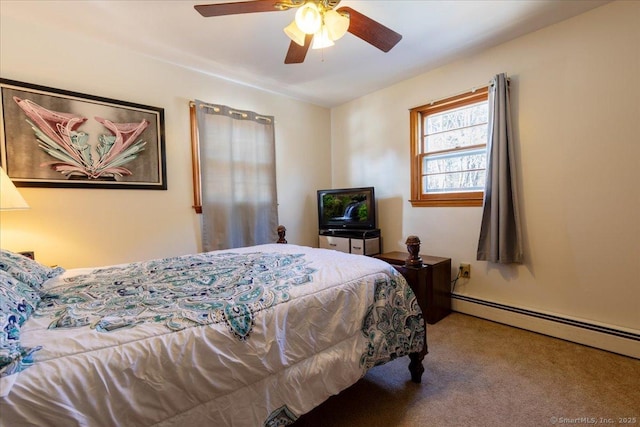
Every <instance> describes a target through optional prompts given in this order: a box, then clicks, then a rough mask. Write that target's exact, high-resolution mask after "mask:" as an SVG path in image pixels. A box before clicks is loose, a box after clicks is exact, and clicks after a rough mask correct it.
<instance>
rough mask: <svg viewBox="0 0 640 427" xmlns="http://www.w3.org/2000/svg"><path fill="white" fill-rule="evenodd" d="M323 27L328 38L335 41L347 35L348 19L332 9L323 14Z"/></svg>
mask: <svg viewBox="0 0 640 427" xmlns="http://www.w3.org/2000/svg"><path fill="white" fill-rule="evenodd" d="M324 25H325V27H326V28H327V30H328V32H329V38H330V39H331V40H333V41H336V40H338V39H339V38H341V37H342V36H344V35H345V34H346V33H347V30H348V29H349V18H347V17H346V16H344V15H342V14H340V13H338V12H336V11H335V10H333V9H331V10H327V11H326V12H325V13H324Z"/></svg>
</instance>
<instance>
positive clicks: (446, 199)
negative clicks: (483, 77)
mask: <svg viewBox="0 0 640 427" xmlns="http://www.w3.org/2000/svg"><path fill="white" fill-rule="evenodd" d="M488 99H489V87H488V86H485V87H482V88H479V89H475V90H472V91H469V92H465V93H463V94H460V95H456V96H452V97H449V98H445V99H441V100H439V101H435V102H432V103H429V104H425V105H421V106H419V107H415V108H412V109H410V110H409V126H410V133H409V134H410V140H411V199H410V200H409V202H410V203H411V205H412V206H414V207H418V206H482V203H483V199H484V190H482V191H467V192H451V193H431V194H422V160H423V158H424V157H425V155H426V153H422V148H421V147H422V146H423V142H424V131H423V125H424V118H425V116H427V115H431V114H435V113H439V112H442V111H446V110H451V109H453V108H458V107H462V106H465V105H469V104H474V103H477V102H480V101H488ZM474 147H475V148H478V147H481V145H480V146H478V145H475V146H469V147H465V148H464V150H465V151H466V150H470V149H473V148H474ZM485 149H486V144H485Z"/></svg>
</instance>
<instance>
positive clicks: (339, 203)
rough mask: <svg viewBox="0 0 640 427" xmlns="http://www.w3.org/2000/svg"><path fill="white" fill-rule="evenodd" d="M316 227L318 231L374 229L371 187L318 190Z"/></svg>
mask: <svg viewBox="0 0 640 427" xmlns="http://www.w3.org/2000/svg"><path fill="white" fill-rule="evenodd" d="M318 226H319V228H320V230H330V229H374V228H376V207H375V193H374V189H373V187H362V188H342V189H333V190H318Z"/></svg>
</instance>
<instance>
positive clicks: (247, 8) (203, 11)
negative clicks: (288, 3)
mask: <svg viewBox="0 0 640 427" xmlns="http://www.w3.org/2000/svg"><path fill="white" fill-rule="evenodd" d="M276 2H277V1H276V0H255V1H239V2H233V3H214V4H197V5H195V6H193V7H194V8H195V9H196V10H197V11H198V12H199V13H200V15H202V16H204V17H205V18H208V17H210V16H223V15H237V14H240V13H254V12H277V11H279V10H280V9H276V7H275V4H276Z"/></svg>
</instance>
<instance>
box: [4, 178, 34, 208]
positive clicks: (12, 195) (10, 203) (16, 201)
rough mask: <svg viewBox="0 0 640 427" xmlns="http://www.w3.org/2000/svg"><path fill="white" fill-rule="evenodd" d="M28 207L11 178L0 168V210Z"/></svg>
mask: <svg viewBox="0 0 640 427" xmlns="http://www.w3.org/2000/svg"><path fill="white" fill-rule="evenodd" d="M17 209H29V205H28V204H27V202H25V201H24V199H23V198H22V196H21V195H20V193H19V192H18V189H17V188H16V186H15V185H13V182H11V178H9V176H8V175H7V174H6V173H5V171H4V169H2V168H0V210H3V211H6V210H17Z"/></svg>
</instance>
